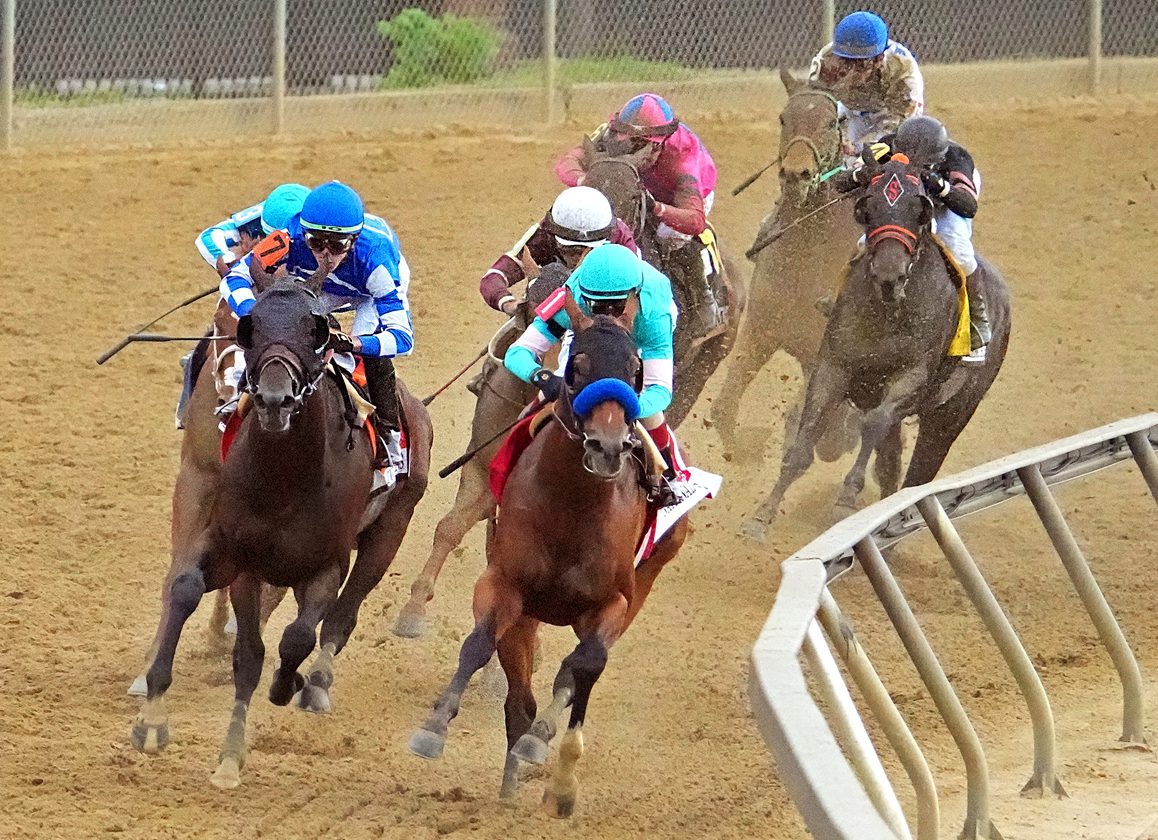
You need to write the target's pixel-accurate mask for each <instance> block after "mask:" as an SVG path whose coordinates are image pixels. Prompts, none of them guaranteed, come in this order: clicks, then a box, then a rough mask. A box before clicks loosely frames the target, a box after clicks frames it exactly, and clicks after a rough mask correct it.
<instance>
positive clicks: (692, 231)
mask: <svg viewBox="0 0 1158 840" xmlns="http://www.w3.org/2000/svg"><path fill="white" fill-rule="evenodd" d="M651 212H652V213H653V214H654V215H655V217H656V218H658V219H659V220H660V221H661V222H664V223H665V224H666V225H667V226H668V227H670V228H671V229H672V230H677V231H679V232H680V233H683V234H687V235H688V236H699V235H700V234H701V233H703V232H704V228H706V227H707V226H708V215H707V213H705V212H704V198H703V196H702V195H700V187H699V182H698V181H697V180H696V178H695V176H693V175H687V174H685V175H682V176H681V177H680V182H679V185H678V187H677V188H676V193H675V197H674V199H673V200H672V203H671V204H663V203H661V202H659V201H657V202H655V203H654V204H653V205H652V209H651Z"/></svg>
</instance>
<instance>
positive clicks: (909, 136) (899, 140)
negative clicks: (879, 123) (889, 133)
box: [893, 117, 949, 166]
mask: <svg viewBox="0 0 1158 840" xmlns="http://www.w3.org/2000/svg"><path fill="white" fill-rule="evenodd" d="M893 145H894V146H895V151H898V152H903V153H904V154H906V155H908V158H909V160H910V161H912V162H913V163H914V164H916V165H917V166H932V165H933V164H936V163H940V162H941V161H942V160H944V159H945V153H946V152H947V151H949V132H948V131H946V130H945V126H943V125H942V124H941V122H940V120H935V119H933V118H932V117H909V118H908V119H907V120H905V121H904V122H903V123H901V124H900V126H899V127H898V128H897V137H896V140H895V141H894V143H893Z"/></svg>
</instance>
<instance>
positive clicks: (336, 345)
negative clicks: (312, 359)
mask: <svg viewBox="0 0 1158 840" xmlns="http://www.w3.org/2000/svg"><path fill="white" fill-rule="evenodd" d="M326 347H327V348H329V349H330V350H333V351H334V352H335V353H355V352H357V350H359V349H361V348H355V346H354V339H352V338H350V336H348V335H346V334H345V333H344V332H340V331H339V330H330V341H329V343H328V344H327V345H326Z"/></svg>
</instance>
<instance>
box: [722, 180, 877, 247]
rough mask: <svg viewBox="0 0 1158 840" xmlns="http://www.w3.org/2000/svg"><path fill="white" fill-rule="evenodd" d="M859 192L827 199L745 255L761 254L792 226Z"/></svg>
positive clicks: (776, 231) (767, 237) (758, 243)
mask: <svg viewBox="0 0 1158 840" xmlns="http://www.w3.org/2000/svg"><path fill="white" fill-rule="evenodd" d="M857 192H859V190H853V191H852V192H848V193H845V194H844V195H838V196H837V197H836V198H834V199H832V201H826V202H825V203H824V204H822V205H820V206H819V207H817V208H816V209H815V210H813V211H812V212H810V213H805V214H804V215H803V216H801V217H800V218H799V219H797V220H796V221H794V222H792V223H790V224H787V225H785V226H784V227H782V228H780V229H779V230H775V231H773V232H772V233H771V234H769V235H768V236H766V237H765V238H764V239H761V240H759V241H758V242H756V243H755V244H754V245H753V246H752V247H751V248H749V249H748V250H747V251H745V252H744V256H745V257H747V258H748V259H753V258H754V257H755V256H756V255H757V254H759V253H760V252H761V251H763V250H764V249H765V248H767V247H768V246H769V245H771V244H772V243H773V242H775V241H776V240H777V239H779V238H780V237H781V236H783V235H784V234H786V233H787V232H788V231H790V230H792V228H794V227H796V226H797V225H798V224H800V223H801V222H803V221H806V220H808V219H811V218H812V217H813V216H815V215H816V214H817V213H819V212H820V211H822V210H827V209H828V208H829V207H831V206H832V205H834V204H836V203H837V202H838V201H844V200H845V199H846V198H850V197H852V196H854V195H856V194H857Z"/></svg>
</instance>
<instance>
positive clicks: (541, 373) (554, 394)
mask: <svg viewBox="0 0 1158 840" xmlns="http://www.w3.org/2000/svg"><path fill="white" fill-rule="evenodd" d="M531 384H532V385H534V386H535V387H536V388H538V389H539V390H540V391H542V392H543V396H544V397H546V398H547V400H548V401H552V400H557V399H559V397H560V396H562V394H563V389H564V388H565V387H566V384H565V383H564V382H563V377H561V376H558V375H556V374H555V373H553V372H552V371H549V370H547V369H546V368H539V369H538V370H537V371H535V372H534V373H532V374H531Z"/></svg>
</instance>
